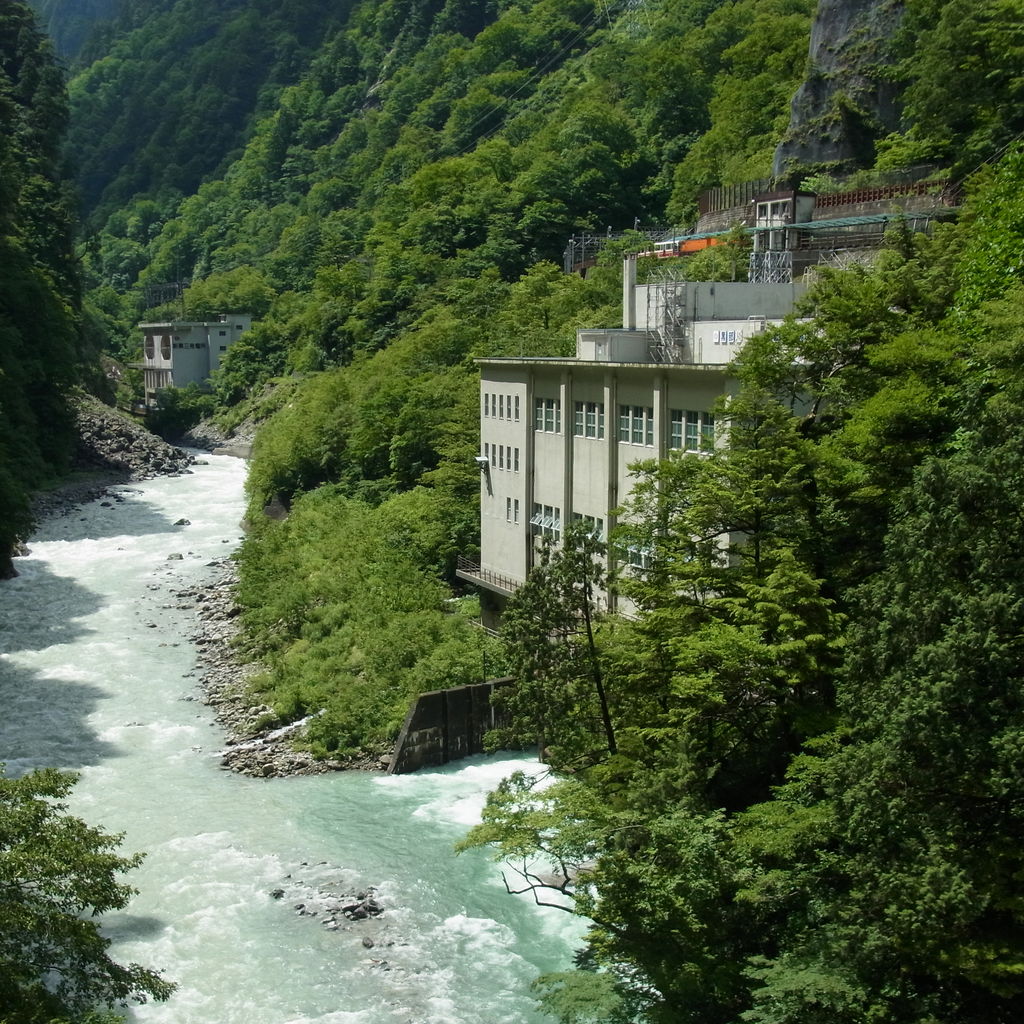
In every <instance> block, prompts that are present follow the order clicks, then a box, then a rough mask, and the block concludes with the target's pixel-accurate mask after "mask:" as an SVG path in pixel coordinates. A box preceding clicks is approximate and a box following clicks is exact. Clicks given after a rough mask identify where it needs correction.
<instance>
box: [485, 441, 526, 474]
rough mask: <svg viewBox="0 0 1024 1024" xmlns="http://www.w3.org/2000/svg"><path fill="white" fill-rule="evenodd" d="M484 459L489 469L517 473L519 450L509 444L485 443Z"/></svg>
mask: <svg viewBox="0 0 1024 1024" xmlns="http://www.w3.org/2000/svg"><path fill="white" fill-rule="evenodd" d="M484 458H485V459H487V461H488V462H489V463H490V466H491V469H507V470H509V471H510V472H512V473H518V472H519V449H518V448H513V447H512V445H510V444H489V443H488V442H486V441H485V442H484Z"/></svg>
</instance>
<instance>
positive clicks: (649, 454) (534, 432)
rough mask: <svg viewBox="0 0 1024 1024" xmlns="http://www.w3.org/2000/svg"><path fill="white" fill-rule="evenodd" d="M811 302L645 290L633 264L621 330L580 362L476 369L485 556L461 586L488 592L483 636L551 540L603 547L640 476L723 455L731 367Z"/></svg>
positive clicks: (737, 289)
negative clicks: (586, 535)
mask: <svg viewBox="0 0 1024 1024" xmlns="http://www.w3.org/2000/svg"><path fill="white" fill-rule="evenodd" d="M801 292H802V286H801V285H794V284H771V285H752V284H748V283H746V282H742V283H710V282H708V283H694V282H673V281H663V282H659V283H655V284H649V285H638V284H637V283H636V262H635V260H627V261H626V262H625V265H624V275H623V326H622V328H615V329H609V330H583V331H580V332H579V333H578V335H577V341H576V357H575V358H573V359H569V358H553V359H551V358H547V359H545V358H531V359H481V360H479V361H478V362H479V366H480V417H481V418H480V442H481V448H480V454H479V455H478V457H477V462H478V464H479V465H480V467H481V488H480V550H481V556H480V564H479V565H477V564H471V563H468V562H463V563H462V564H461V567H460V570H459V575H460V576H461V577H462V578H463V579H466V580H469V581H471V582H473V583H475V584H477V585H478V586H479V587H480V589H481V595H482V604H483V608H484V619H485V622H490V623H492V624H493V622H494V621H495V620H496V618H497V616H498V615H499V614H500V610H501V608H502V606H503V604H504V601H505V599H506V598H507V597H508V596H509V595H510V594H512V593H513V592H514V591H515V589H516V587H517V586H518V585H519V584H520V583H522V582H523V580H525V578H526V574H527V572H528V571H529V569H530V568H531V566H532V565H533V562H534V559H535V557H536V553H537V550H538V546H539V542H540V540H541V539H543V538H545V537H547V538H550V539H552V540H555V541H557V540H558V539H559V538H560V536H561V534H562V531H563V530H564V529H565V527H566V525H567V524H568V523H571V522H573V521H574V520H582V521H584V522H586V523H587V524H589V525H590V526H591V527H592V528H593V529H594V530H595V531H597V532H598V533H600V534H601V535H602V537H604V538H607V536H608V534H609V532H610V531H611V530H612V529H613V528H614V527H615V525H616V520H615V512H614V510H615V509H616V508H617V507H618V506H619V505H620V504H621V503H622V501H623V500H624V499H625V498H626V497H627V495H628V494H629V492H630V490H631V489H632V486H633V482H634V474H633V472H632V470H631V467H632V466H633V465H635V464H636V463H638V462H641V461H644V460H648V459H664V458H667V457H670V456H671V455H672V454H673V453H677V452H678V453H684V452H696V451H699V450H700V449H701V448H702V447H704V446H705V445H706V444H708V443H713V439H714V432H715V422H714V415H715V414H714V410H715V407H716V404H717V403H718V400H719V399H720V398H721V397H722V396H723V395H728V394H729V393H730V391H731V389H732V388H733V387H734V386H735V382H734V381H733V380H732V379H731V377H730V374H729V371H728V364H729V362H730V361H731V360H732V358H733V357H734V356H735V355H736V353H737V352H738V351H739V349H740V348H741V347H742V345H743V343H744V342H745V341H746V340H747V339H748V338H750V337H751V336H753V335H754V334H757V333H759V332H761V331H763V330H764V329H765V328H766V327H767V326H768V325H769V324H777V323H780V322H781V320H782V318H783V317H785V316H786V315H787V314H788V313H790V312H791V311H792V308H793V303H794V301H795V299H796V298H797V297H798V295H799V294H800V293H801ZM635 554H636V557H638V558H642V554H641V553H635ZM620 610H626V611H628V609H620Z"/></svg>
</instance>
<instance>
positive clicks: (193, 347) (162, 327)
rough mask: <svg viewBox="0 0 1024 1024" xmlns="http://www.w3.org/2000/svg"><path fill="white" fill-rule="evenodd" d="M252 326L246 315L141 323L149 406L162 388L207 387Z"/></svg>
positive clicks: (153, 402)
mask: <svg viewBox="0 0 1024 1024" xmlns="http://www.w3.org/2000/svg"><path fill="white" fill-rule="evenodd" d="M251 327H252V317H251V316H249V314H247V313H224V314H222V315H220V316H219V317H218V318H217V319H216V320H209V321H198V320H169V321H165V322H162V323H144V324H139V329H140V330H141V331H142V363H141V364H139V365H140V366H141V369H142V375H143V386H144V388H145V395H146V405H147V406H154V405H156V401H157V392H158V391H160V390H161V389H163V388H182V387H185V386H186V385H187V384H198V385H199V386H200V387H207V386H208V385H209V382H210V374H211V373H213V371H214V370H216V369H217V368H218V367H219V366H220V361H221V359H222V358H223V356H224V353H225V352H227V350H228V349H229V348H230V347H231V346H232V345H233V344H234V343H235V342H236V341H238V339H239V338H240V337H241V336H242V335H243V334H244V333H245V332H246V331H248V330H249V328H251Z"/></svg>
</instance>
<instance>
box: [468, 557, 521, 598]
mask: <svg viewBox="0 0 1024 1024" xmlns="http://www.w3.org/2000/svg"><path fill="white" fill-rule="evenodd" d="M455 575H456V576H458V577H459V579H460V580H465V581H466V582H467V583H476V584H477V585H478V586H481V587H486V588H487V589H488V590H496V591H498V593H501V594H507V595H508V596H510V597H511V595H512V594H514V593H515V592H516V591H517V590H518V589H519V588H520V587H521V586H522V585H523V581H522V580H520V579H516V578H515V577H514V576H506V575H505V574H504V573H500V572H494V571H493V570H491V569H483V568H481V567H480V566H479V565H478V564H477V563H476V562H471V561H470V560H469V559H468V558H463V557H462V555H459V557H458V561H457V562H456V564H455Z"/></svg>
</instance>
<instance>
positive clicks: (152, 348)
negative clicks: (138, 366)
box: [146, 334, 156, 359]
mask: <svg viewBox="0 0 1024 1024" xmlns="http://www.w3.org/2000/svg"><path fill="white" fill-rule="evenodd" d="M155 356H156V344H155V343H154V341H153V335H152V334H147V335H146V358H147V359H153V358H155Z"/></svg>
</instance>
